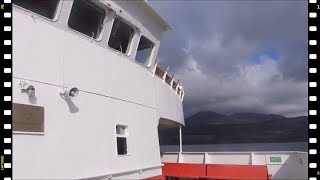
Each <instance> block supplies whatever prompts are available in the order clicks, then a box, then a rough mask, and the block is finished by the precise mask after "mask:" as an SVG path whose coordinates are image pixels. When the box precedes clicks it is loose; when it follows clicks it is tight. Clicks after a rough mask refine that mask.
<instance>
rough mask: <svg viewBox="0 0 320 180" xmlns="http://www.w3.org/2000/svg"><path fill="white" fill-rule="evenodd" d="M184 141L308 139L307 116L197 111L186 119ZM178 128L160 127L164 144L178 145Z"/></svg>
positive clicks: (186, 142) (224, 141)
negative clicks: (288, 116)
mask: <svg viewBox="0 0 320 180" xmlns="http://www.w3.org/2000/svg"><path fill="white" fill-rule="evenodd" d="M185 125H186V126H185V127H184V128H183V130H182V132H183V144H228V143H273V142H307V141H308V117H307V116H300V117H293V118H286V117H284V116H281V115H276V114H257V113H237V114H232V115H229V116H227V115H223V114H219V113H216V112H213V111H202V112H198V113H196V114H194V115H192V116H190V117H188V118H186V119H185ZM178 133H179V131H178V129H177V128H168V129H159V138H160V144H161V145H177V144H179V134H178Z"/></svg>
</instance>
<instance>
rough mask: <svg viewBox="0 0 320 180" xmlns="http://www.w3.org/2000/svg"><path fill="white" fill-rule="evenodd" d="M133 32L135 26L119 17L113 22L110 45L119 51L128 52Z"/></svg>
mask: <svg viewBox="0 0 320 180" xmlns="http://www.w3.org/2000/svg"><path fill="white" fill-rule="evenodd" d="M133 34H134V29H133V27H131V26H130V25H129V24H127V23H125V22H124V21H122V20H120V18H118V17H117V18H115V19H114V22H113V26H112V30H111V34H110V38H109V42H108V45H109V46H110V47H111V48H113V49H115V50H117V51H120V52H122V53H124V54H127V53H128V49H129V48H128V47H129V44H130V42H131V39H132V37H133Z"/></svg>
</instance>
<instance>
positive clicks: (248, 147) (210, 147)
mask: <svg viewBox="0 0 320 180" xmlns="http://www.w3.org/2000/svg"><path fill="white" fill-rule="evenodd" d="M182 148H183V149H182V150H183V151H184V152H227V151H305V152H307V151H308V143H307V142H289V143H252V144H204V145H183V146H182ZM160 149H161V152H178V151H179V145H176V146H175V145H173V146H171V145H170V146H161V147H160Z"/></svg>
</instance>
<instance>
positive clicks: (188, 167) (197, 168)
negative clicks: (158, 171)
mask: <svg viewBox="0 0 320 180" xmlns="http://www.w3.org/2000/svg"><path fill="white" fill-rule="evenodd" d="M162 173H163V175H164V176H171V177H189V178H199V177H201V176H205V175H206V165H205V164H188V163H165V164H164V166H163V168H162Z"/></svg>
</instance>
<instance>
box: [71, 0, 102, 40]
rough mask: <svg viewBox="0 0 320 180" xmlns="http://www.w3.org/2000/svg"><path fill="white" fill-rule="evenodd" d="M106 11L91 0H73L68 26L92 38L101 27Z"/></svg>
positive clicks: (97, 33)
mask: <svg viewBox="0 0 320 180" xmlns="http://www.w3.org/2000/svg"><path fill="white" fill-rule="evenodd" d="M105 17H106V11H105V9H104V8H103V7H101V5H99V4H97V2H95V1H93V0H74V1H73V5H72V9H71V12H70V17H69V20H68V26H69V27H70V28H71V29H74V30H76V31H79V32H81V33H83V34H85V35H87V36H90V37H92V38H94V39H97V38H98V37H99V34H100V33H101V31H102V29H103V21H104V19H105Z"/></svg>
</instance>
